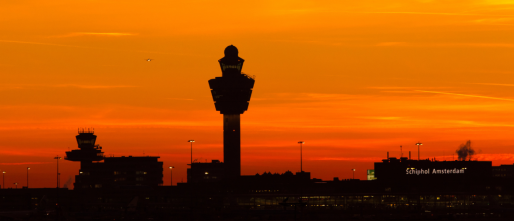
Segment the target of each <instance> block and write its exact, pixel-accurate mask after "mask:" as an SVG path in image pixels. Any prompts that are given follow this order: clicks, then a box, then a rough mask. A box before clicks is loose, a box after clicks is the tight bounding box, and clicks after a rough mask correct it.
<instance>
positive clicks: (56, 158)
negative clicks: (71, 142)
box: [54, 156, 61, 188]
mask: <svg viewBox="0 0 514 221" xmlns="http://www.w3.org/2000/svg"><path fill="white" fill-rule="evenodd" d="M54 159H55V160H57V188H59V186H60V185H59V175H60V174H59V160H60V159H61V157H59V156H56V157H54Z"/></svg>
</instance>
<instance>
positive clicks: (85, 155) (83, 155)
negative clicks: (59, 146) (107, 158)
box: [65, 129, 104, 168]
mask: <svg viewBox="0 0 514 221" xmlns="http://www.w3.org/2000/svg"><path fill="white" fill-rule="evenodd" d="M76 138H77V144H78V145H79V149H78V150H71V151H67V152H66V158H65V159H66V160H69V161H80V167H81V168H83V167H84V164H87V163H92V162H93V161H102V160H104V153H103V152H102V147H100V145H95V142H96V135H94V131H93V130H90V129H88V130H85V129H81V130H80V129H79V135H77V136H76Z"/></svg>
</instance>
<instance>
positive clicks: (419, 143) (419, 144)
mask: <svg viewBox="0 0 514 221" xmlns="http://www.w3.org/2000/svg"><path fill="white" fill-rule="evenodd" d="M416 145H418V161H419V146H421V145H423V144H422V143H421V142H417V143H416Z"/></svg>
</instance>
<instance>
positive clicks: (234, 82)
mask: <svg viewBox="0 0 514 221" xmlns="http://www.w3.org/2000/svg"><path fill="white" fill-rule="evenodd" d="M244 61H245V60H244V59H242V58H240V57H238V50H237V48H236V47H235V46H233V45H230V46H228V47H227V48H225V57H223V58H221V59H220V60H218V62H219V63H220V68H221V73H222V76H221V77H216V78H214V79H211V80H209V86H210V88H211V93H212V98H213V100H214V106H215V107H216V110H217V111H219V112H220V113H221V114H223V158H224V161H225V162H224V165H225V176H226V178H227V179H229V180H230V179H233V178H235V177H238V176H240V175H241V130H240V129H241V119H240V115H241V114H243V113H244V112H245V111H246V110H248V105H249V104H250V97H251V96H252V89H253V85H254V83H255V80H254V79H253V78H252V77H250V76H248V75H246V74H244V73H241V70H242V69H243V63H244Z"/></svg>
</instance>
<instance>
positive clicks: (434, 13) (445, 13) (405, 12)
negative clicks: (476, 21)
mask: <svg viewBox="0 0 514 221" xmlns="http://www.w3.org/2000/svg"><path fill="white" fill-rule="evenodd" d="M348 13H362V14H413V15H452V16H455V15H460V16H462V15H467V16H469V15H482V14H471V13H452V12H409V11H396V12H395V11H392V12H348Z"/></svg>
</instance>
